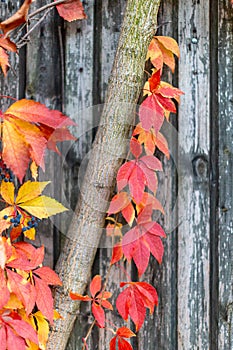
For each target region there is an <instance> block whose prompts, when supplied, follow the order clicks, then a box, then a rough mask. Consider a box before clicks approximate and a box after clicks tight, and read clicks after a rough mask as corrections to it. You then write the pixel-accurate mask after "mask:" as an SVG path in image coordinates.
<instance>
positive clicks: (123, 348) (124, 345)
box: [118, 337, 133, 350]
mask: <svg viewBox="0 0 233 350" xmlns="http://www.w3.org/2000/svg"><path fill="white" fill-rule="evenodd" d="M118 350H133V348H132V346H131V345H130V343H128V342H127V341H126V340H125V339H123V338H121V337H118Z"/></svg>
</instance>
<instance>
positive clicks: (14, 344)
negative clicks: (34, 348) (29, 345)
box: [4, 327, 26, 350]
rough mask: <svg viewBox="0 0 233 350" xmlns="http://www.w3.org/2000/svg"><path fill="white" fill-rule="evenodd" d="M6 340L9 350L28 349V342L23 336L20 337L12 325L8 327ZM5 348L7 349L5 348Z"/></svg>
mask: <svg viewBox="0 0 233 350" xmlns="http://www.w3.org/2000/svg"><path fill="white" fill-rule="evenodd" d="M6 335H7V337H6V342H7V350H16V349H20V350H25V349H26V343H25V341H24V339H22V338H21V337H18V336H17V335H16V334H15V333H14V332H13V331H12V330H11V328H10V327H6ZM4 350H5V349H4Z"/></svg>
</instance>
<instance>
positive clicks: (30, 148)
mask: <svg viewBox="0 0 233 350" xmlns="http://www.w3.org/2000/svg"><path fill="white" fill-rule="evenodd" d="M2 119H3V123H2V133H3V140H2V141H3V158H4V161H5V163H6V165H7V166H8V167H9V168H11V170H12V171H13V172H14V173H15V175H16V176H17V177H18V178H19V180H20V182H22V179H23V177H24V175H25V173H26V170H27V167H28V165H29V162H30V159H31V160H32V161H34V162H35V164H36V165H39V166H40V167H42V169H44V154H45V150H46V147H50V148H51V147H53V149H54V150H56V142H58V141H63V140H71V139H74V137H73V136H72V135H71V134H70V133H69V131H68V130H66V127H67V126H69V125H75V123H74V122H73V121H72V120H71V119H69V118H68V117H66V116H65V115H63V114H62V113H61V112H59V111H56V110H54V111H51V110H49V109H48V108H47V107H46V106H44V105H43V104H41V103H39V102H35V101H32V100H26V99H23V100H20V101H17V102H15V103H13V104H12V105H11V106H10V107H9V108H8V110H7V111H6V112H5V113H4V114H3V115H2ZM53 134H54V135H53Z"/></svg>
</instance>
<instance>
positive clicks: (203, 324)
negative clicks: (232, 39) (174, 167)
mask: <svg viewBox="0 0 233 350" xmlns="http://www.w3.org/2000/svg"><path fill="white" fill-rule="evenodd" d="M178 18H179V45H180V49H181V59H180V65H179V87H180V89H182V90H183V91H185V95H184V97H182V103H181V106H180V109H179V155H180V159H179V169H178V177H179V220H180V226H179V228H178V301H177V302H178V349H180V350H181V349H184V350H187V349H209V204H210V203H209V180H208V160H209V147H210V145H209V2H207V1H203V0H200V1H193V2H192V3H191V2H190V1H187V0H182V1H179V12H178Z"/></svg>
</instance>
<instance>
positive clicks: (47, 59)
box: [26, 1, 61, 267]
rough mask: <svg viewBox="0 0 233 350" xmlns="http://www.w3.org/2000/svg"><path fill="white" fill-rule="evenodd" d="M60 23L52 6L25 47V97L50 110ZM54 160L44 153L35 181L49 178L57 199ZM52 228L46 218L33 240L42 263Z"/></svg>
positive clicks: (54, 104) (56, 93)
mask: <svg viewBox="0 0 233 350" xmlns="http://www.w3.org/2000/svg"><path fill="white" fill-rule="evenodd" d="M47 3H49V1H47ZM44 4H45V2H44V1H37V2H36V3H35V4H33V6H32V9H33V8H34V9H36V8H39V7H41V6H43V5H44ZM60 22H61V20H60V17H59V16H58V15H57V14H56V9H52V10H51V11H50V12H49V14H48V15H47V16H46V18H45V19H44V20H43V22H42V23H41V25H40V26H38V28H37V29H36V30H35V31H34V32H33V33H32V35H31V37H30V43H29V44H28V46H27V72H26V75H27V80H26V96H27V98H29V99H34V100H35V101H38V102H41V103H44V104H45V105H46V106H47V107H50V108H52V109H60V108H61V63H60V62H61V61H60V47H59V38H58V27H59V25H60ZM56 159H57V157H56V156H55V155H54V154H53V153H49V154H48V156H47V157H46V161H45V174H42V173H40V177H39V180H40V181H41V180H42V179H49V180H52V184H51V185H50V188H49V195H51V196H52V197H55V198H56V199H58V200H59V199H60V198H59V197H58V194H59V192H60V191H59V187H60V180H59V176H58V173H59V171H60V166H59V165H58V163H57V162H56ZM54 230H55V229H54V226H53V223H52V221H51V220H46V221H44V222H42V223H41V224H40V226H39V228H38V233H37V239H36V244H38V245H42V244H44V246H45V247H46V255H45V264H46V265H48V266H51V267H53V265H54V243H53V239H54Z"/></svg>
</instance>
